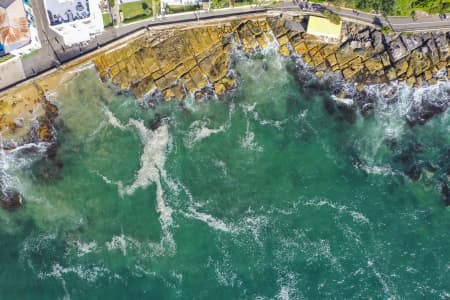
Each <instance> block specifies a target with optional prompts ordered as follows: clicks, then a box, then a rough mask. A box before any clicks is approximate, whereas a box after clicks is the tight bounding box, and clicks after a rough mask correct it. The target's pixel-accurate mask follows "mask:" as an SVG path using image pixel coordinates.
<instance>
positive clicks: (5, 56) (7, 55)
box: [0, 54, 14, 63]
mask: <svg viewBox="0 0 450 300" xmlns="http://www.w3.org/2000/svg"><path fill="white" fill-rule="evenodd" d="M13 57H14V56H12V55H11V54H6V55H4V56H0V63H2V62H5V61H7V60H9V59H11V58H13Z"/></svg>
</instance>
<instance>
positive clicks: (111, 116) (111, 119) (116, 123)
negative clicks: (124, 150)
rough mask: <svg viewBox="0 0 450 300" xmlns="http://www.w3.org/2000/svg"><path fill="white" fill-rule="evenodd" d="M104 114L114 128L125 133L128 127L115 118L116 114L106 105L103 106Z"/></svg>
mask: <svg viewBox="0 0 450 300" xmlns="http://www.w3.org/2000/svg"><path fill="white" fill-rule="evenodd" d="M103 112H104V113H105V115H106V117H107V118H108V122H109V124H111V125H112V126H113V127H114V128H117V129H120V130H122V131H125V130H126V129H127V127H126V126H125V125H123V124H122V123H121V122H120V120H119V119H117V118H116V116H114V114H113V113H112V112H111V111H110V110H109V109H108V108H107V107H106V106H105V105H103Z"/></svg>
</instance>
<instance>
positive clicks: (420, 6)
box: [394, 0, 450, 16]
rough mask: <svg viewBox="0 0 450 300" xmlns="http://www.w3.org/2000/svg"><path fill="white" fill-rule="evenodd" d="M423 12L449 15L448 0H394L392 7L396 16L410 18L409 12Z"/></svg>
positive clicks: (449, 4) (449, 2)
mask: <svg viewBox="0 0 450 300" xmlns="http://www.w3.org/2000/svg"><path fill="white" fill-rule="evenodd" d="M413 10H415V11H424V12H427V13H432V14H438V13H449V12H450V1H449V0H428V1H427V0H420V1H419V0H416V1H411V0H396V1H395V5H394V14H395V15H398V16H411V12H412V11H413Z"/></svg>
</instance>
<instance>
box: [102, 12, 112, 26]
mask: <svg viewBox="0 0 450 300" xmlns="http://www.w3.org/2000/svg"><path fill="white" fill-rule="evenodd" d="M111 25H112V21H111V15H110V14H109V13H104V14H103V26H105V27H108V26H111Z"/></svg>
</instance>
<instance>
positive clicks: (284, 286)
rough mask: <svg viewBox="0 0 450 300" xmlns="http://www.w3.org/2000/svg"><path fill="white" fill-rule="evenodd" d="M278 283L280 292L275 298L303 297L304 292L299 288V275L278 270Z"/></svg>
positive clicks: (282, 299) (283, 299)
mask: <svg viewBox="0 0 450 300" xmlns="http://www.w3.org/2000/svg"><path fill="white" fill-rule="evenodd" d="M278 273H279V274H278V277H279V278H278V279H277V285H278V287H279V292H278V293H277V294H276V296H275V299H279V300H290V299H301V298H303V297H302V294H301V292H300V291H299V290H298V288H297V283H298V278H297V277H298V276H297V274H295V273H293V272H286V271H279V272H278Z"/></svg>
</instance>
